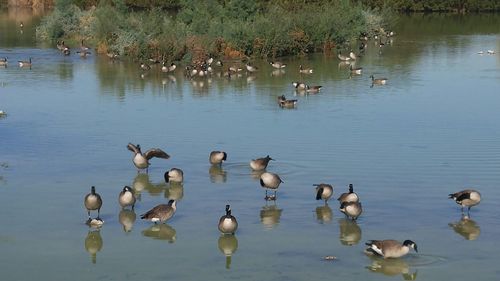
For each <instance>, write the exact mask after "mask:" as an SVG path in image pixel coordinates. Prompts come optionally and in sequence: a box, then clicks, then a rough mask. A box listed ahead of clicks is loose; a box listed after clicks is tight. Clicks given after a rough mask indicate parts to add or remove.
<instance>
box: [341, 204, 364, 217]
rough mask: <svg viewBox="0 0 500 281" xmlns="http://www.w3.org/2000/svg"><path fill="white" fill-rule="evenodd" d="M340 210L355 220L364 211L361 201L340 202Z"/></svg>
mask: <svg viewBox="0 0 500 281" xmlns="http://www.w3.org/2000/svg"><path fill="white" fill-rule="evenodd" d="M340 211H341V212H342V213H344V215H346V217H348V218H350V219H352V220H354V221H355V220H357V219H358V217H359V216H360V215H361V213H362V212H363V207H362V206H361V203H360V202H343V203H342V204H340Z"/></svg>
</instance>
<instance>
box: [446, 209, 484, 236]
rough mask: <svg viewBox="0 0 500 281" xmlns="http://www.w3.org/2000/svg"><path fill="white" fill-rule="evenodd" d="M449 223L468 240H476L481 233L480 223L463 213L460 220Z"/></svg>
mask: <svg viewBox="0 0 500 281" xmlns="http://www.w3.org/2000/svg"><path fill="white" fill-rule="evenodd" d="M448 225H449V226H450V227H451V228H453V230H454V231H455V232H456V233H458V234H460V235H461V236H462V237H463V238H465V239H467V240H476V239H477V237H479V234H480V233H481V230H480V228H479V225H477V223H476V222H475V221H473V220H472V219H471V218H470V217H469V216H468V215H465V214H463V215H462V218H461V219H460V220H459V221H457V222H452V223H449V224H448Z"/></svg>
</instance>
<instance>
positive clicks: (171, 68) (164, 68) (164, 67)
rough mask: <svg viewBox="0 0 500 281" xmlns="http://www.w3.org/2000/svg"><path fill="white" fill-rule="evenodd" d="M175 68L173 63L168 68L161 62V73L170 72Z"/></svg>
mask: <svg viewBox="0 0 500 281" xmlns="http://www.w3.org/2000/svg"><path fill="white" fill-rule="evenodd" d="M176 68H177V65H175V63H171V64H170V66H166V65H165V62H163V65H162V67H161V71H162V72H172V71H174V70H175V69H176Z"/></svg>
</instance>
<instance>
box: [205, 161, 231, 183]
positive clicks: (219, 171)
mask: <svg viewBox="0 0 500 281" xmlns="http://www.w3.org/2000/svg"><path fill="white" fill-rule="evenodd" d="M208 173H209V174H210V181H211V182H213V183H224V182H226V180H227V174H226V171H224V169H223V168H222V166H221V165H211V166H210V169H209V170H208Z"/></svg>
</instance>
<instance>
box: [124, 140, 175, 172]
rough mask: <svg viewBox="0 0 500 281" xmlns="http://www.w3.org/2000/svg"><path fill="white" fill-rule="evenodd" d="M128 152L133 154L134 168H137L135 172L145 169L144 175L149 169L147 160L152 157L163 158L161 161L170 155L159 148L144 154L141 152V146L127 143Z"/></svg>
mask: <svg viewBox="0 0 500 281" xmlns="http://www.w3.org/2000/svg"><path fill="white" fill-rule="evenodd" d="M127 148H128V150H130V151H132V152H133V153H134V158H133V160H132V161H133V162H134V165H135V167H137V172H139V171H140V170H142V169H146V173H147V172H148V167H149V160H150V159H151V158H153V157H157V158H163V159H168V158H170V155H168V154H167V153H166V152H165V151H163V150H161V149H159V148H151V149H149V150H148V151H146V153H144V154H143V153H142V152H141V146H140V145H137V146H136V145H133V144H131V143H129V144H128V145H127Z"/></svg>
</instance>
